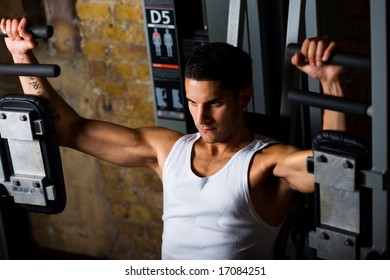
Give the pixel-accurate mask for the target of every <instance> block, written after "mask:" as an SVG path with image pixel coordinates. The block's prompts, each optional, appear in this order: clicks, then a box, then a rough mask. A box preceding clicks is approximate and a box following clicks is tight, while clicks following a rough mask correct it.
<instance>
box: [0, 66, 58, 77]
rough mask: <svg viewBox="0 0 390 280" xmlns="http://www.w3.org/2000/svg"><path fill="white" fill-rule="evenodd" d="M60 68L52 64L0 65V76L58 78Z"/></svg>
mask: <svg viewBox="0 0 390 280" xmlns="http://www.w3.org/2000/svg"><path fill="white" fill-rule="evenodd" d="M60 73H61V68H60V67H59V66H58V65H54V64H0V75H9V76H32V77H58V76H59V75H60Z"/></svg>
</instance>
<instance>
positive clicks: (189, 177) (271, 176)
mask: <svg viewBox="0 0 390 280" xmlns="http://www.w3.org/2000/svg"><path fill="white" fill-rule="evenodd" d="M27 24H28V22H27V20H26V19H25V18H23V19H21V20H19V19H12V20H11V19H2V20H1V23H0V27H1V30H2V31H3V32H4V33H7V34H8V38H6V39H5V40H6V44H7V47H8V49H9V51H10V52H11V55H12V57H13V60H14V62H15V63H26V64H29V63H38V61H37V59H36V58H35V56H34V55H33V53H32V49H34V48H35V47H36V46H37V42H36V41H35V40H34V39H33V38H32V37H31V35H30V34H28V33H27V32H26V25H27ZM335 47H336V46H335V43H334V42H332V41H330V40H329V39H328V38H318V39H307V40H305V42H304V43H303V45H302V50H301V52H302V54H295V55H294V57H293V58H292V63H293V64H295V65H296V66H297V67H298V68H300V69H301V70H302V71H305V72H306V73H308V74H309V75H311V76H313V77H315V78H317V79H319V80H320V81H321V83H322V86H323V89H324V92H326V93H328V94H333V95H338V96H342V94H343V89H342V84H341V82H340V77H341V73H342V69H341V68H340V67H336V66H330V65H325V64H324V63H323V62H324V61H326V60H327V58H328V57H329V56H330V54H331V53H332V51H333V50H334V49H335ZM185 76H186V79H185V88H186V98H187V100H188V105H189V110H190V112H191V116H192V117H193V120H194V123H195V125H196V127H197V129H198V131H199V132H198V133H196V134H191V135H183V134H182V133H180V132H177V131H174V130H170V129H167V128H162V127H143V128H136V129H135V128H128V127H123V126H120V125H117V124H112V123H108V122H104V121H99V120H91V119H86V118H83V117H81V116H79V115H78V114H77V113H76V112H75V111H74V110H73V109H72V108H71V107H70V106H69V105H68V104H67V103H66V102H65V101H64V100H63V99H62V98H61V97H60V96H59V95H58V93H57V92H56V91H55V90H54V89H53V88H52V87H51V85H50V84H49V82H48V81H47V80H46V79H44V78H39V77H20V80H21V83H22V86H23V90H24V92H27V93H29V94H36V95H40V96H43V97H44V98H46V99H47V100H48V101H49V102H50V104H51V105H52V106H53V107H54V108H55V114H56V115H57V116H58V118H57V119H56V128H57V134H58V138H59V141H60V145H62V146H65V147H70V148H73V149H76V150H79V151H81V152H84V153H88V154H90V155H93V156H95V157H97V158H100V159H102V160H105V161H108V162H111V163H113V164H116V165H121V166H124V167H140V166H143V167H149V168H151V169H153V170H154V171H155V172H156V173H157V175H158V176H159V177H160V178H161V180H162V182H163V190H164V214H163V221H164V233H163V245H162V258H163V259H270V258H272V254H273V244H274V241H275V239H276V237H277V235H278V233H279V229H280V226H281V224H282V222H283V219H284V217H285V215H286V213H287V210H288V207H289V203H290V201H291V199H292V196H293V194H294V192H295V191H301V192H312V191H313V185H314V183H313V176H312V175H311V174H308V173H307V172H306V157H307V156H310V155H312V151H300V150H298V149H297V148H295V147H293V146H288V145H283V144H280V143H277V142H275V141H273V140H270V139H268V138H266V137H261V136H256V135H255V134H254V133H253V132H252V131H250V130H249V128H248V127H247V126H246V123H245V119H244V110H245V107H246V106H247V104H248V103H249V102H250V99H251V97H252V93H253V88H252V68H251V60H250V58H249V56H248V55H247V54H246V53H245V52H243V51H241V50H240V49H238V48H236V47H233V46H230V45H228V44H224V43H211V44H206V45H205V46H203V47H201V48H200V49H198V50H197V51H195V52H194V54H193V56H191V58H190V59H189V60H188V63H187V66H186V71H185ZM324 128H325V129H339V130H343V129H344V120H343V114H340V113H336V112H330V111H325V112H324Z"/></svg>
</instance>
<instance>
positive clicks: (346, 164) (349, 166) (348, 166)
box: [343, 160, 353, 169]
mask: <svg viewBox="0 0 390 280" xmlns="http://www.w3.org/2000/svg"><path fill="white" fill-rule="evenodd" d="M343 167H344V168H346V169H349V168H352V167H353V164H352V162H350V161H349V160H346V161H344V163H343Z"/></svg>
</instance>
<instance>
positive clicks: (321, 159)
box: [317, 155, 328, 162]
mask: <svg viewBox="0 0 390 280" xmlns="http://www.w3.org/2000/svg"><path fill="white" fill-rule="evenodd" d="M317 161H318V162H327V161H328V159H327V158H326V156H324V155H320V156H318V157H317Z"/></svg>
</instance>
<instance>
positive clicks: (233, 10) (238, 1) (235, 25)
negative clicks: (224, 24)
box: [226, 0, 246, 47]
mask: <svg viewBox="0 0 390 280" xmlns="http://www.w3.org/2000/svg"><path fill="white" fill-rule="evenodd" d="M245 6H246V0H230V2H229V21H228V29H227V39H226V42H227V43H229V44H231V45H233V46H237V47H241V46H242V40H243V33H244V32H243V30H244V15H245Z"/></svg>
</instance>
